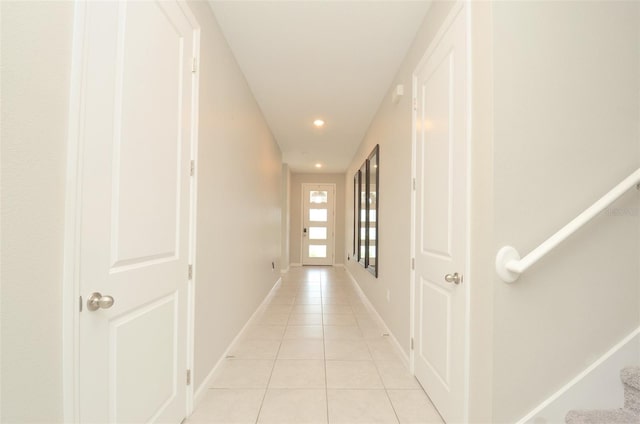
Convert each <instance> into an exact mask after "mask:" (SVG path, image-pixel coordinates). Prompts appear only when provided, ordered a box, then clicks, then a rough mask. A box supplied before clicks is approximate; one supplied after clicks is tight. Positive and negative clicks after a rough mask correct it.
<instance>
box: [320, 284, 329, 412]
mask: <svg viewBox="0 0 640 424" xmlns="http://www.w3.org/2000/svg"><path fill="white" fill-rule="evenodd" d="M320 314H321V317H322V320H321V322H322V355H323V358H322V359H323V360H322V364H323V365H324V400H325V406H326V410H327V424H328V423H329V383H328V381H327V345H326V343H325V332H324V296H323V294H322V278H320Z"/></svg>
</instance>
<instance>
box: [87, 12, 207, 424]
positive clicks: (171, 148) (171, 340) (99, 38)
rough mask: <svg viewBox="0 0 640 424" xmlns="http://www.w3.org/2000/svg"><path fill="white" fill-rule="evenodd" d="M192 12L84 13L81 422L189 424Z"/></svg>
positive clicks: (193, 34) (193, 35)
mask: <svg viewBox="0 0 640 424" xmlns="http://www.w3.org/2000/svg"><path fill="white" fill-rule="evenodd" d="M182 7H184V3H178V2H177V1H161V2H137V1H131V2H125V1H123V2H91V1H89V2H86V3H85V4H84V6H83V8H82V9H79V10H81V11H80V12H79V13H84V15H83V19H84V25H81V26H80V27H81V29H79V30H80V31H83V32H82V35H81V36H79V39H81V40H82V42H81V43H78V46H77V48H78V49H80V50H79V51H78V52H76V55H77V57H80V58H81V59H80V63H82V64H83V65H82V69H81V71H80V74H79V75H78V76H77V78H79V83H78V84H77V86H78V87H79V92H80V94H79V96H78V98H79V106H78V113H79V119H78V121H79V143H78V144H79V146H80V148H79V152H78V155H79V156H78V175H79V181H80V187H79V198H78V204H77V210H78V216H79V221H78V229H79V237H78V246H77V255H78V261H77V264H78V266H77V273H78V279H79V281H80V284H79V289H80V295H81V296H82V300H81V302H82V303H81V304H82V312H81V313H80V315H79V334H78V336H79V377H78V380H79V390H78V391H79V416H80V422H83V423H103V422H110V423H116V422H117V423H142V422H163V423H179V422H181V421H182V419H183V418H184V417H185V415H186V389H187V382H186V375H185V374H186V364H187V358H186V347H187V339H186V334H187V331H186V330H187V283H188V255H189V213H190V209H189V205H190V199H189V198H190V161H191V143H192V112H193V110H192V107H193V105H192V100H193V93H192V89H193V78H194V77H193V74H192V63H193V55H194V51H193V48H194V37H195V33H194V28H193V27H192V25H191V24H190V21H189V20H188V19H187V17H186V15H185V12H184V11H183V9H182ZM78 55H79V56H78Z"/></svg>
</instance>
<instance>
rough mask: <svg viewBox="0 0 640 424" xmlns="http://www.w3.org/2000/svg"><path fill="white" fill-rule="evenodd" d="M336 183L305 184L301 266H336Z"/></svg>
mask: <svg viewBox="0 0 640 424" xmlns="http://www.w3.org/2000/svg"><path fill="white" fill-rule="evenodd" d="M335 194H336V188H335V185H333V184H302V265H333V245H334V227H335V225H334V221H335V219H334V216H335V215H334V208H335Z"/></svg>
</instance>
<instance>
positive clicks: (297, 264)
mask: <svg viewBox="0 0 640 424" xmlns="http://www.w3.org/2000/svg"><path fill="white" fill-rule="evenodd" d="M301 266H302V264H299V263H295V264H289V267H290V268H297V267H301Z"/></svg>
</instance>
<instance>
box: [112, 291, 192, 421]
mask: <svg viewBox="0 0 640 424" xmlns="http://www.w3.org/2000/svg"><path fill="white" fill-rule="evenodd" d="M179 304H180V302H179V299H178V293H177V292H176V293H174V294H172V295H170V296H168V297H166V298H164V299H161V300H159V301H156V302H154V303H153V304H151V305H147V306H144V307H142V308H138V309H134V310H132V311H129V312H128V313H127V314H126V315H125V316H122V317H120V318H118V319H116V320H114V321H113V322H111V325H110V339H111V340H110V344H111V347H112V348H111V358H110V362H111V363H112V364H115V367H114V369H115V373H114V374H113V375H112V378H114V379H115V381H113V382H112V384H111V393H110V396H111V399H115V403H112V404H111V405H110V410H111V411H110V415H111V416H113V417H114V421H115V422H140V423H141V422H147V421H149V420H150V418H151V420H150V421H153V420H154V419H153V417H155V416H156V415H157V414H158V413H159V412H161V411H163V410H164V409H165V408H166V406H167V405H168V404H170V403H171V402H172V401H173V400H174V399H175V398H176V395H177V393H176V390H177V389H178V384H177V383H178V375H177V372H178V370H179V369H180V368H181V367H180V364H178V362H177V361H178V355H176V347H177V346H176V342H177V339H178V334H177V332H178V327H179V326H180V319H179V316H178V314H179V310H178V306H179ZM154 327H162V328H163V329H164V330H165V331H162V332H158V331H155V332H151V331H148V330H149V329H151V328H154ZM148 381H154V382H155V384H154V385H153V386H151V387H148ZM133 393H135V396H132V394H133Z"/></svg>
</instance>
